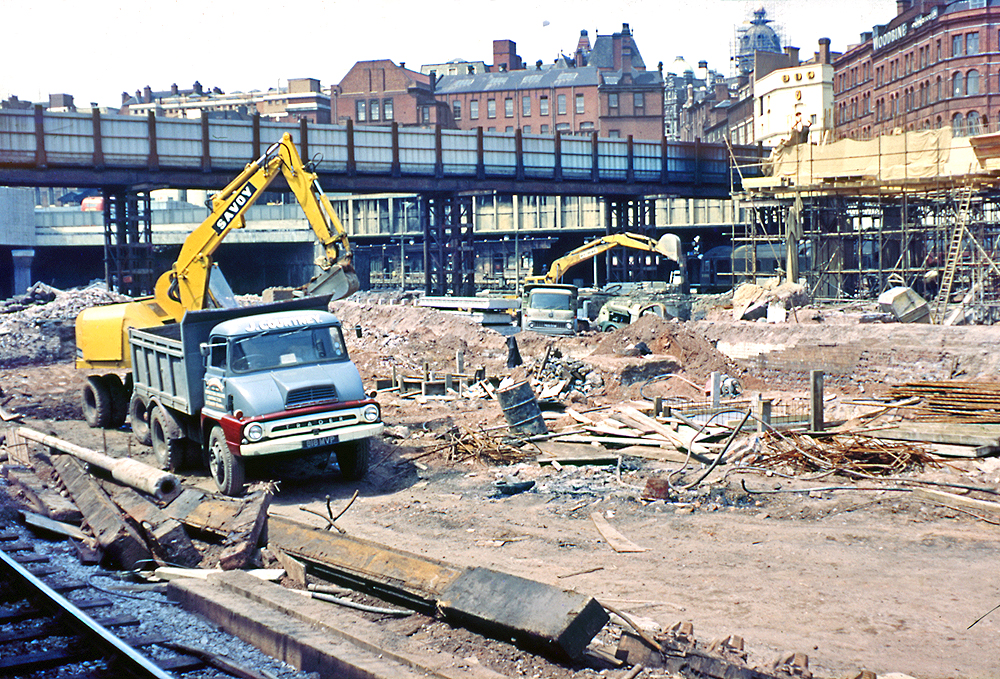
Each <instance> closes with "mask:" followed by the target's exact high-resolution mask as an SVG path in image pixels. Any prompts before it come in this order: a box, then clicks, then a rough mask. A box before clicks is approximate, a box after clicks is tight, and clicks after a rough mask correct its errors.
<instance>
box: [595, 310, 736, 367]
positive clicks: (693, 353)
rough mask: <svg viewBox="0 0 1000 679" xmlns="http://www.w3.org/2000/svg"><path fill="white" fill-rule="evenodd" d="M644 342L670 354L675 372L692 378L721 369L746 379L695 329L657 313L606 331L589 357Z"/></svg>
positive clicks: (630, 351) (627, 350)
mask: <svg viewBox="0 0 1000 679" xmlns="http://www.w3.org/2000/svg"><path fill="white" fill-rule="evenodd" d="M640 342H642V343H645V345H646V346H647V347H648V348H649V350H650V352H652V356H651V357H650V358H653V357H655V356H670V357H671V358H673V359H675V360H676V363H677V364H678V366H679V370H678V371H677V372H679V373H682V374H684V375H687V376H688V377H689V378H690V379H692V380H704V379H705V378H706V377H707V376H708V375H709V374H711V373H713V372H716V371H718V372H722V373H726V374H729V375H732V376H734V377H740V378H741V379H746V378H747V377H748V376H747V375H746V374H745V371H744V370H743V369H742V368H740V367H738V366H737V365H736V364H735V363H733V362H732V361H731V360H730V359H729V358H728V357H727V356H726V355H725V354H723V353H722V352H721V351H719V350H718V349H716V348H715V345H714V344H713V343H712V342H710V341H709V340H708V338H706V337H705V335H704V334H703V333H701V332H699V331H698V330H696V329H694V328H692V327H691V326H690V325H689V324H687V323H682V322H680V321H678V320H676V319H671V320H664V319H662V318H660V317H659V316H653V315H648V316H643V317H642V318H640V319H639V320H638V321H636V322H635V323H632V324H631V325H627V326H625V327H623V328H620V329H619V330H615V331H614V332H611V333H608V334H607V335H606V336H605V337H604V338H602V339H601V341H600V342H599V343H598V344H597V346H596V347H595V348H594V351H593V353H592V355H593V356H595V357H596V356H627V355H634V354H635V353H636V351H635V347H636V345H638V344H639V343H640Z"/></svg>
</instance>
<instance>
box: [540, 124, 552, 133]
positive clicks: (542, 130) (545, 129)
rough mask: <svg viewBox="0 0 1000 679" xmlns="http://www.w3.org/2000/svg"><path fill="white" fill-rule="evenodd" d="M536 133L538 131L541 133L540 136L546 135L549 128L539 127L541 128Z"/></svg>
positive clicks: (545, 126) (546, 126)
mask: <svg viewBox="0 0 1000 679" xmlns="http://www.w3.org/2000/svg"><path fill="white" fill-rule="evenodd" d="M538 131H539V132H541V133H542V134H546V133H548V131H549V126H548V125H542V126H541V127H540V128H539V130H538Z"/></svg>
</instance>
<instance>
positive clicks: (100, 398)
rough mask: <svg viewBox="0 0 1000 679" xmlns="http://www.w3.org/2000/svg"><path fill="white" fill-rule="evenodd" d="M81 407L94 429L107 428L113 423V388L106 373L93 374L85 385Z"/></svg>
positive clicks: (84, 416) (85, 417) (84, 417)
mask: <svg viewBox="0 0 1000 679" xmlns="http://www.w3.org/2000/svg"><path fill="white" fill-rule="evenodd" d="M80 407H81V409H82V410H83V419H85V420H86V421H87V424H88V425H89V426H90V427H91V428H92V429H107V428H108V427H109V426H110V425H111V410H112V406H111V389H110V387H109V385H108V383H107V381H106V380H105V379H104V375H91V376H90V377H88V378H87V383H86V384H85V385H83V392H82V393H81V399H80Z"/></svg>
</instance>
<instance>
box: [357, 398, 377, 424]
mask: <svg viewBox="0 0 1000 679" xmlns="http://www.w3.org/2000/svg"><path fill="white" fill-rule="evenodd" d="M361 417H362V418H364V420H365V422H378V417H379V412H378V406H377V405H375V404H374V403H369V404H368V405H366V406H365V407H364V408H362V409H361Z"/></svg>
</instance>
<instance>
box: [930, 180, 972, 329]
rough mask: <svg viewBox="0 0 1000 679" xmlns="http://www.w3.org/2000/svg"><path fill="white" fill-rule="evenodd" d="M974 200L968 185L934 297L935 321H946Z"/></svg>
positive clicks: (970, 187)
mask: <svg viewBox="0 0 1000 679" xmlns="http://www.w3.org/2000/svg"><path fill="white" fill-rule="evenodd" d="M971 202H972V186H971V185H967V186H966V187H965V191H964V192H963V195H962V199H961V204H960V206H959V208H958V213H957V214H956V219H955V229H954V230H953V231H952V234H951V243H950V244H949V245H948V258H947V259H946V260H945V265H944V273H943V274H942V275H941V287H939V288H938V292H937V296H936V297H935V298H934V322H935V323H939V324H940V323H942V322H944V315H945V312H946V311H947V309H948V299H949V298H950V297H951V287H952V284H953V283H954V282H955V271H956V269H958V262H959V260H960V259H961V255H962V243H963V242H964V240H965V233H966V226H965V225H966V223H967V222H968V221H969V207H970V204H971Z"/></svg>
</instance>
